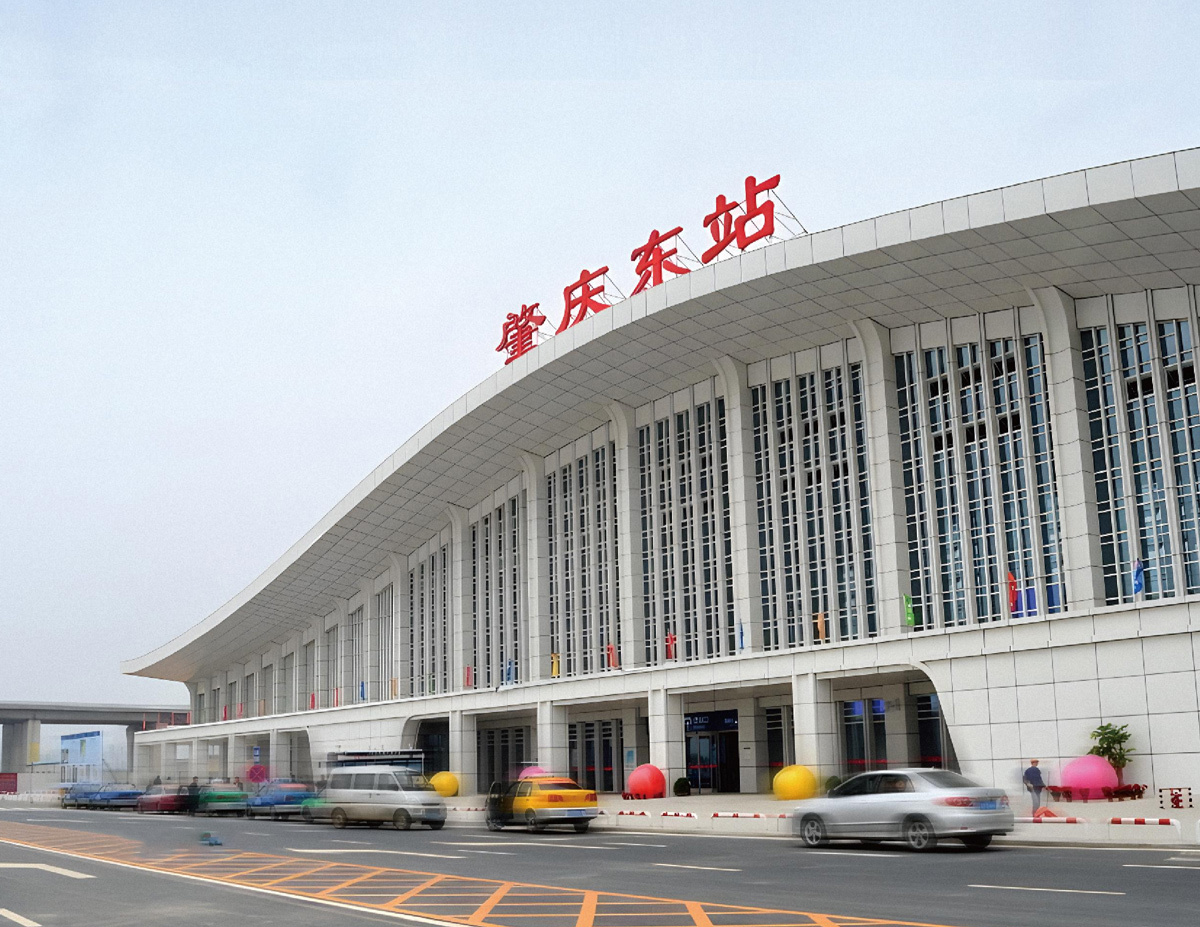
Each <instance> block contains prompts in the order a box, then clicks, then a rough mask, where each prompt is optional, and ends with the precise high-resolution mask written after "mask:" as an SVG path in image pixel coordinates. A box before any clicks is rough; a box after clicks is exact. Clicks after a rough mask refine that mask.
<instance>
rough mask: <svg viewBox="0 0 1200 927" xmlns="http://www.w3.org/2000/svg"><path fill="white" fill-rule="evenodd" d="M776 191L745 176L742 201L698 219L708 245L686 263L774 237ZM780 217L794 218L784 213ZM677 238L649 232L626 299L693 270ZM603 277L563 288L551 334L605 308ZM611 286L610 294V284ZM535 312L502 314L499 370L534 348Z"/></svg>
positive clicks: (587, 274)
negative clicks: (558, 319) (709, 238)
mask: <svg viewBox="0 0 1200 927" xmlns="http://www.w3.org/2000/svg"><path fill="white" fill-rule="evenodd" d="M778 186H779V175H778V174H776V175H775V176H774V177H769V178H767V179H766V180H762V181H760V180H758V178H756V177H755V176H753V175H751V176H749V177H747V178H746V180H745V184H744V187H743V191H744V192H743V198H742V199H741V200H740V201H738V200H733V201H731V200H728V199H726V197H725V196H724V194H721V195H719V196H717V199H716V204H715V206H714V208H713V211H712V212H710V213H709V214H708V215H706V216H705V217H704V228H705V229H707V231H708V233H709V234H710V235H711V236H712V240H713V243H712V245H711V246H710V247H709V248H707V249H705V251H704V252H703V253H702V254H701V256H700V258H699V260H698V261H697V260H696V259H695V258H694V257H693V258H692V261H693V262H694V263H695V264H699V265H704V264H708V263H710V262H712V261H714V260H716V259H717V258H718V257H720V256H721V255H722V254H724V253H725V252H726V251H727V250H728V249H729V247H730V246H731V245H736V246H737V248H738V250H740V251H745V250H746V249H747V248H749V247H750V246H751V245H753V244H754V243H755V242H758V241H761V240H763V239H765V238H772V237H774V236H775V231H776V214H775V202H774V200H773V199H772V198H771V191H773V190H775V188H776V187H778ZM783 215H785V216H788V217H790V218H792V219H794V218H795V217H793V216H791V214H790V213H788V211H787V210H786V209H785V210H784V212H783ZM801 228H803V227H801ZM682 233H683V226H681V225H677V226H675V227H674V228H673V229H671V230H670V231H668V232H660V231H659V230H658V229H654V230H653V231H651V232H650V235H649V236H648V238H647V240H646V242H645V244H642V245H639V246H638V247H636V248H634V249H633V252H632V253H631V254H630V256H629V259H630V260H631V261H633V262H634V273H636V274H637V283H636V285H635V286H634V289H633V294H632V295H635V296H636V295H637V294H638V293H641V292H644V291H645V290H647V289H649V288H650V287H655V286H658V285H659V284H660V283H662V282H663V280H664V273H671V274H674V275H676V276H680V275H683V274H687V273H690V272H691V270H693V269H694V268H689V267H687V266H685V263H684V262H685V260H686V258H684V257H682V256H681V255H680V253H679V248H680V245H681V244H682V242H683V239H682V237H681V235H682ZM685 247H686V246H685ZM689 253H690V250H689ZM608 272H609V269H608V266H607V265H605V266H603V267H601V268H599V269H598V270H587V269H584V270H582V271H581V272H580V274H579V279H578V280H576V281H574V282H573V283H570V284H568V285H567V286H566V287H564V288H563V315H562V321H561V322H559V324H558V328H556V329H555V330H554V333H555V334H560V333H562V332H564V331H566V330H567V329H568V328H570V327H572V326H573V325H578V324H579V323H580V322H582V321H583V320H584V319H585V318H587V316H588V314H589V313H591V314H593V315H594V314H596V313H599V312H603V311H604V310H605V309H607V308H608V307H609V303H608V302H607V301H606V300H607V298H608V297H607V296H606V294H605V280H606V275H607V274H608ZM613 286H614V288H615V284H614V285H613ZM537 309H538V303H533V304H532V305H528V306H525V305H523V306H521V311H520V312H519V313H516V312H510V313H508V317H507V318H506V319H505V321H504V326H503V329H502V332H501V337H500V344H499V345H498V346H497V347H496V350H497V351H503V352H505V353H507V355H508V357H507V358H506V359H505V361H504V363H505V364H511V363H512V362H513V361H515V360H516V359H517V358H518V357H521V356H522V355H524V354H527V353H529V352H530V351H532V350H533V349H534V348H535V347H536V346H537V340H536V337H535V336H536V335H537V333H538V330H539V327H540V326H541V325H542V324H544V323H545V321H546V317H545V316H544V315H542V314H541V313H540V312H538V311H537Z"/></svg>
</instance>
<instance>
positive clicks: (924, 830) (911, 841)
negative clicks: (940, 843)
mask: <svg viewBox="0 0 1200 927" xmlns="http://www.w3.org/2000/svg"><path fill="white" fill-rule="evenodd" d="M904 842H905V843H906V844H908V848H909V849H910V850H932V849H933V848H934V847H936V846H937V834H935V833H934V832H933V825H932V824H930V823H929V822H928V821H927V820H925V818H909V819H908V820H907V821H905V822H904Z"/></svg>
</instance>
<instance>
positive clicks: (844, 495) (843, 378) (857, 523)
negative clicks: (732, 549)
mask: <svg viewBox="0 0 1200 927" xmlns="http://www.w3.org/2000/svg"><path fill="white" fill-rule="evenodd" d="M751 404H752V415H753V418H752V422H753V433H754V478H755V488H756V492H755V503H756V514H757V521H758V555H759V558H758V559H759V577H758V578H759V600H760V605H761V621H762V631H763V649H764V650H779V649H782V648H787V647H800V646H804V645H806V644H815V645H820V644H828V643H831V642H833V641H838V640H857V639H859V638H864V637H873V636H875V635H876V634H877V633H878V621H877V615H876V601H875V568H874V561H873V557H874V550H873V544H872V534H871V532H872V524H871V507H870V487H869V468H868V460H867V433H866V411H865V406H864V397H863V379H862V365H861V364H858V363H851V364H846V365H842V366H838V367H832V368H827V369H823V370H819V371H814V372H812V373H803V374H800V375H798V376H795V377H788V378H786V379H777V380H773V381H772V382H770V383H768V384H763V385H759V386H753V387H751Z"/></svg>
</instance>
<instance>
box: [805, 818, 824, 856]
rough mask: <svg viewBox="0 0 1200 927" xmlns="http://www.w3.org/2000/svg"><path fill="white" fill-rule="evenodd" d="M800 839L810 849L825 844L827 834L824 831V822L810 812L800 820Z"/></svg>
mask: <svg viewBox="0 0 1200 927" xmlns="http://www.w3.org/2000/svg"><path fill="white" fill-rule="evenodd" d="M800 839H801V840H803V841H804V845H805V846H806V847H808V848H810V849H812V848H814V847H823V846H825V845H826V844H827V843H829V836H828V834H826V833H825V822H824V821H822V820H821V819H820V818H819V817H817V816H816V815H815V814H810V815H809V816H808V817H806V818H805V819H804V820H803V821H801V822H800Z"/></svg>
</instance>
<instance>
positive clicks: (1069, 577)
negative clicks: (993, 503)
mask: <svg viewBox="0 0 1200 927" xmlns="http://www.w3.org/2000/svg"><path fill="white" fill-rule="evenodd" d="M1029 295H1030V297H1031V298H1032V299H1033V304H1034V306H1036V307H1037V309H1038V310H1039V311H1040V312H1041V314H1042V318H1043V321H1044V331H1045V332H1046V378H1047V391H1048V393H1049V398H1050V421H1051V427H1052V430H1053V436H1054V458H1055V460H1054V478H1055V485H1054V489H1055V494H1056V495H1057V497H1058V530H1059V536H1060V537H1061V539H1062V554H1063V568H1062V572H1063V582H1064V585H1065V586H1066V595H1065V599H1066V603H1067V604H1069V605H1070V607H1071V608H1073V609H1075V608H1095V607H1099V606H1102V605H1104V601H1105V597H1104V556H1103V553H1102V551H1101V549H1100V522H1099V519H1098V516H1097V510H1096V475H1095V471H1094V470H1093V468H1092V444H1091V439H1090V430H1091V429H1090V425H1089V423H1088V405H1087V388H1086V385H1085V381H1084V374H1083V349H1082V345H1081V342H1080V338H1079V326H1078V324H1077V323H1076V321H1075V300H1073V299H1072V298H1071V297H1070V296H1068V295H1067V294H1066V293H1064V292H1063V291H1062V290H1060V289H1057V288H1056V287H1046V288H1045V289H1038V290H1030V291H1029Z"/></svg>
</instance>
